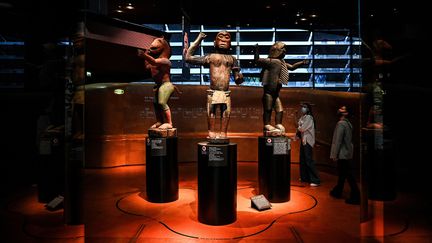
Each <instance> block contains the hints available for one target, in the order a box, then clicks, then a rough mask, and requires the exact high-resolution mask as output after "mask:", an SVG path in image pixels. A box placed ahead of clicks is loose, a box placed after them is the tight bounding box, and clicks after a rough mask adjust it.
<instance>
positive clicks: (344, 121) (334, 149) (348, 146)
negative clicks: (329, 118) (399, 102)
mask: <svg viewBox="0 0 432 243" xmlns="http://www.w3.org/2000/svg"><path fill="white" fill-rule="evenodd" d="M337 115H338V116H339V121H338V123H337V124H336V127H335V129H334V132H333V140H332V145H331V151H330V159H332V160H333V161H337V168H338V182H337V184H336V186H335V187H334V188H333V189H332V190H331V191H330V195H331V196H333V197H335V198H341V197H342V192H343V187H344V184H345V179H346V180H347V181H348V184H349V186H350V188H351V192H350V197H349V198H348V199H346V200H345V202H346V203H348V204H360V190H359V188H358V186H357V182H356V180H355V178H354V176H353V174H352V172H351V160H352V157H353V150H354V149H353V144H352V128H353V127H352V124H351V122H350V121H349V120H348V115H349V112H348V109H347V108H346V106H341V107H340V108H339V109H338V111H337Z"/></svg>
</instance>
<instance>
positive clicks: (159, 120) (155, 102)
mask: <svg viewBox="0 0 432 243" xmlns="http://www.w3.org/2000/svg"><path fill="white" fill-rule="evenodd" d="M158 93H159V88H158V89H157V90H155V95H154V100H153V108H154V113H155V117H156V123H155V124H153V125H152V126H151V127H150V128H158V127H159V126H160V125H162V120H163V117H162V111H161V109H160V106H159V101H158V99H159V94H158Z"/></svg>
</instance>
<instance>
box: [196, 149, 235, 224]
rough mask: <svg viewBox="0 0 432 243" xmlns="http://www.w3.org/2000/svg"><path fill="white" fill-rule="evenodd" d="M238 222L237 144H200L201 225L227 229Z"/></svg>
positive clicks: (199, 192)
mask: <svg viewBox="0 0 432 243" xmlns="http://www.w3.org/2000/svg"><path fill="white" fill-rule="evenodd" d="M236 219H237V144H234V143H229V144H210V143H208V142H201V143H198V221H199V222H201V223H204V224H209V225H224V224H230V223H233V222H235V221H236Z"/></svg>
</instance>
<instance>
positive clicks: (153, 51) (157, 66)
mask: <svg viewBox="0 0 432 243" xmlns="http://www.w3.org/2000/svg"><path fill="white" fill-rule="evenodd" d="M138 56H139V57H143V58H144V60H145V68H146V69H148V70H149V71H150V73H151V76H152V78H153V80H154V81H155V86H154V88H153V91H154V100H153V105H154V113H155V116H156V123H155V124H153V125H152V126H151V127H150V130H152V129H153V130H155V129H158V130H168V129H172V128H173V125H172V119H171V110H170V107H169V106H168V100H169V98H170V97H171V94H172V93H173V91H174V89H175V87H174V85H173V84H172V83H171V77H170V70H171V61H170V60H169V58H170V57H171V47H170V45H169V43H168V41H167V40H165V39H164V38H156V39H154V40H153V42H152V43H151V45H150V48H149V49H147V50H141V49H138ZM150 130H149V131H150Z"/></svg>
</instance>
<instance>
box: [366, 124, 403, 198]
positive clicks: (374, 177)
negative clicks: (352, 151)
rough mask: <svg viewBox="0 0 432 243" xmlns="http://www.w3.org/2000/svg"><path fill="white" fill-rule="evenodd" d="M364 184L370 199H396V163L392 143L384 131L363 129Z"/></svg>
mask: <svg viewBox="0 0 432 243" xmlns="http://www.w3.org/2000/svg"><path fill="white" fill-rule="evenodd" d="M362 135H363V150H362V152H363V163H362V167H363V168H362V171H363V174H364V175H362V176H363V180H362V181H363V183H364V184H365V185H362V186H366V188H367V193H368V199H371V200H378V201H391V200H394V199H396V196H397V193H396V188H395V183H394V182H395V176H394V175H395V174H396V172H395V163H394V159H393V152H392V148H391V147H392V142H391V139H388V137H387V136H386V133H385V131H383V130H382V129H363V131H362Z"/></svg>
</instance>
